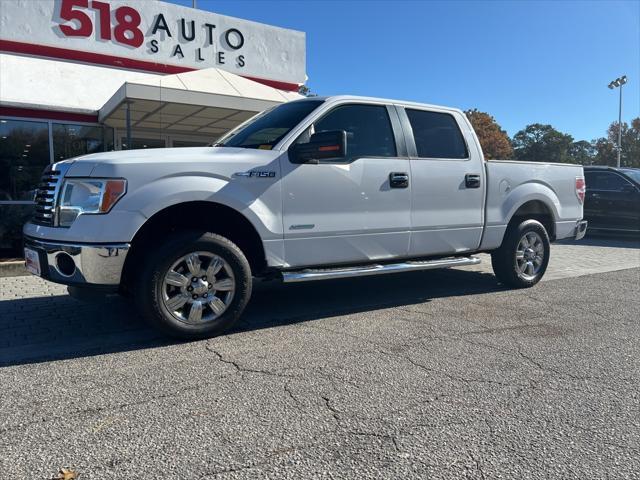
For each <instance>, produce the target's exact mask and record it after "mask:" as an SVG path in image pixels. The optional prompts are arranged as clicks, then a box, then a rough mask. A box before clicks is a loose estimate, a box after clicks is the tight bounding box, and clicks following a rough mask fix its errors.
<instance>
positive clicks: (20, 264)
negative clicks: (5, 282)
mask: <svg viewBox="0 0 640 480" xmlns="http://www.w3.org/2000/svg"><path fill="white" fill-rule="evenodd" d="M22 275H28V273H27V269H26V268H25V267H24V261H23V260H16V261H11V262H0V278H1V277H20V276H22Z"/></svg>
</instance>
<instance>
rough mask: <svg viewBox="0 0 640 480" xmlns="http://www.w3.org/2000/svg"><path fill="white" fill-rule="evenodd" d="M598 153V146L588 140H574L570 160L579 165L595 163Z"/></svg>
mask: <svg viewBox="0 0 640 480" xmlns="http://www.w3.org/2000/svg"><path fill="white" fill-rule="evenodd" d="M596 153H597V150H596V147H595V146H594V145H593V144H591V143H590V142H587V141H586V140H580V141H578V142H573V143H572V144H571V145H570V146H569V162H570V163H577V164H579V165H593V162H594V160H595V158H596Z"/></svg>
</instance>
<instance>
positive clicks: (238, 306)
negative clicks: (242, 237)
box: [134, 231, 252, 339]
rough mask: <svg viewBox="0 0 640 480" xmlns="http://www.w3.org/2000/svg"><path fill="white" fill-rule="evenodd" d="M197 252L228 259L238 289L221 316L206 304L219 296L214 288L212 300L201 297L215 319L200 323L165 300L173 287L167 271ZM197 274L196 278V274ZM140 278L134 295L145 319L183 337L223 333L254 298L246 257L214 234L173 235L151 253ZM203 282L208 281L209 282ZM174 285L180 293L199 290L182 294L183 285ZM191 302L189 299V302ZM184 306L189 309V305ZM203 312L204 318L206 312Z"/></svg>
mask: <svg viewBox="0 0 640 480" xmlns="http://www.w3.org/2000/svg"><path fill="white" fill-rule="evenodd" d="M193 252H198V253H200V254H211V255H213V257H212V258H216V257H219V258H221V259H222V260H224V262H226V263H225V266H224V272H226V271H227V270H230V271H231V272H232V275H228V277H229V278H231V279H232V281H233V282H234V286H235V289H234V291H233V292H232V294H231V298H230V300H229V302H228V304H227V305H226V310H224V311H223V313H221V314H220V315H219V316H215V312H214V311H213V308H212V307H210V306H208V303H206V302H207V301H210V300H212V299H213V298H214V297H215V296H216V292H215V291H212V292H213V293H211V294H210V295H211V296H210V297H208V300H207V299H204V298H199V299H198V301H199V302H202V304H203V305H204V306H203V307H202V311H203V312H204V311H205V310H210V311H209V312H208V315H209V316H212V317H213V318H212V319H211V320H210V321H201V322H200V323H185V319H182V320H181V319H179V318H178V317H177V316H176V315H175V314H174V313H172V311H171V310H170V309H169V308H168V307H167V305H166V304H165V302H166V300H163V298H164V296H165V292H166V289H167V288H169V289H171V288H172V287H167V285H165V284H164V280H165V274H166V273H167V272H168V271H169V270H170V269H171V267H172V266H173V265H174V264H175V263H176V262H177V261H179V259H181V258H182V257H184V256H185V255H188V254H190V253H193ZM203 268H205V267H203ZM220 271H223V270H220ZM183 273H184V274H185V275H184V276H186V277H188V278H190V281H199V280H194V279H193V278H191V277H190V275H191V274H190V272H189V271H188V270H186V269H185V270H184V271H183ZM219 275H220V274H219ZM193 276H194V277H195V275H193ZM202 278H205V277H202ZM137 280H138V281H137V282H136V284H135V290H134V298H135V301H136V304H137V307H138V309H139V310H140V312H141V313H142V315H143V316H144V318H145V319H146V320H147V322H148V323H149V324H151V326H152V327H154V328H157V329H159V330H160V331H162V332H164V333H165V334H167V335H169V336H172V337H176V338H181V339H198V338H208V337H213V336H216V335H220V334H221V333H223V332H225V331H226V330H228V329H229V328H231V327H232V326H233V325H234V324H235V323H236V321H237V320H238V319H239V318H240V315H241V314H242V312H243V311H244V308H245V307H246V305H247V303H248V302H249V299H250V297H251V287H252V277H251V268H250V267H249V262H248V261H247V259H246V257H245V256H244V254H243V253H242V251H241V250H240V249H239V248H238V247H237V246H236V245H235V244H234V243H233V242H231V241H230V240H228V239H227V238H225V237H222V236H220V235H215V234H212V233H203V232H197V231H189V232H182V233H175V234H172V235H171V236H169V237H168V239H167V240H166V241H164V242H163V243H162V245H161V246H159V247H157V248H154V249H153V250H151V251H150V252H149V253H148V255H147V257H146V258H145V259H144V260H143V262H142V269H141V272H140V275H139V277H138V279H137ZM214 280H215V277H214ZM203 283H204V284H205V285H206V284H207V282H203ZM187 285H188V286H189V287H191V288H192V289H193V287H192V285H196V284H195V283H193V284H187ZM174 288H175V289H178V292H177V294H178V295H185V296H188V295H190V294H191V293H195V292H191V293H189V294H187V293H184V292H183V293H180V292H181V291H182V287H174ZM185 288H188V287H185ZM202 288H205V287H202ZM209 288H211V287H209ZM223 293H224V292H223ZM227 293H228V292H227ZM207 295H209V291H205V292H203V293H202V296H204V297H206V296H207ZM191 302H192V301H191V300H189V305H190V304H191ZM191 306H192V305H191ZM192 307H193V306H192ZM182 308H185V309H186V308H188V304H185V306H184V307H182ZM201 315H203V317H204V314H203V313H201Z"/></svg>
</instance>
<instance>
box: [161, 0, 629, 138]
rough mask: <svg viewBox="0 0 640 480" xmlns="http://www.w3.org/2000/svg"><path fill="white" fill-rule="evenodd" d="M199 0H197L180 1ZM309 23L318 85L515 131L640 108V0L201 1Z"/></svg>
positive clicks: (569, 127)
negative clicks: (461, 113) (450, 111)
mask: <svg viewBox="0 0 640 480" xmlns="http://www.w3.org/2000/svg"><path fill="white" fill-rule="evenodd" d="M169 1H170V2H171V3H177V4H181V5H186V6H191V2H192V0H169ZM197 7H198V8H199V9H202V10H209V11H212V12H216V13H219V14H223V15H230V16H234V17H239V18H244V19H247V20H253V21H257V22H262V23H267V24H270V25H276V26H279V27H284V28H292V29H295V30H301V31H303V32H306V39H307V76H308V78H309V80H308V82H307V85H308V86H309V87H310V88H311V90H312V91H313V92H314V93H317V94H318V95H336V94H351V95H367V96H374V97H386V98H394V99H402V100H411V101H417V102H424V103H432V104H436V105H446V106H451V107H457V108H462V109H468V108H477V109H479V110H481V111H485V112H488V113H490V114H491V115H493V116H494V117H495V118H496V120H497V121H498V123H499V124H500V125H501V126H502V128H504V129H505V130H506V131H507V132H508V133H509V135H511V136H513V135H514V134H515V133H516V132H517V131H518V130H520V129H522V128H524V127H525V126H526V125H527V124H531V123H544V124H551V125H553V126H554V127H555V128H557V129H558V130H560V131H562V132H564V133H569V134H570V135H572V136H573V137H574V138H575V139H576V140H592V139H595V138H598V137H602V136H605V134H606V130H607V127H608V126H609V124H610V123H611V122H612V121H617V119H618V91H617V89H616V90H613V91H612V90H609V89H608V88H607V85H608V84H609V82H610V81H611V80H614V79H615V78H617V77H619V76H621V75H627V77H628V79H629V81H628V83H627V84H626V85H625V86H624V91H623V121H627V122H628V121H630V119H631V118H635V117H638V116H640V0H635V1H634V0H627V1H616V0H609V1H588V0H587V1H577V0H575V1H509V2H502V1H481V0H479V1H449V2H443V1H427V0H424V1H420V0H414V1H403V0H396V1H382V0H379V1H365V0H359V1H341V0H324V1H316V0H306V1H305V0H298V1H277V0H274V1H269V0H262V1H260V0H233V1H220V0H197Z"/></svg>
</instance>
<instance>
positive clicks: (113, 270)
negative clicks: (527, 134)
mask: <svg viewBox="0 0 640 480" xmlns="http://www.w3.org/2000/svg"><path fill="white" fill-rule="evenodd" d="M584 194H585V182H584V175H583V170H582V167H581V166H578V165H564V164H550V163H523V162H515V161H486V160H485V159H484V157H483V154H482V150H481V148H480V144H479V142H478V139H477V137H476V135H475V133H474V131H473V129H472V127H471V125H470V124H469V122H468V121H467V119H466V117H465V115H464V114H463V113H462V112H461V111H460V110H457V109H453V108H445V107H436V106H431V105H423V104H417V103H408V102H401V101H393V100H383V99H376V98H361V97H351V96H338V97H328V98H320V97H315V98H308V99H303V100H297V101H293V102H289V103H285V104H282V105H279V106H277V107H275V108H273V109H271V110H268V111H266V112H263V113H261V114H259V115H257V116H255V117H254V118H252V119H250V120H248V121H247V122H245V123H244V124H242V125H240V126H239V127H238V128H236V129H235V130H233V131H232V132H230V133H228V134H227V135H226V136H224V137H223V138H221V139H220V140H219V141H218V143H216V144H214V145H213V146H211V147H205V148H180V149H163V150H133V151H122V152H105V153H100V154H93V155H87V156H83V157H78V158H74V159H70V160H66V161H62V162H59V163H56V164H53V165H51V166H50V167H48V168H47V169H46V170H45V172H44V175H43V178H42V183H41V185H40V186H39V190H38V192H37V195H36V203H37V209H36V214H35V217H34V218H33V220H32V221H31V222H29V223H27V224H26V225H25V227H24V234H25V259H26V265H27V268H28V269H29V270H30V271H31V272H33V273H35V274H36V275H41V276H42V277H43V278H46V279H48V280H51V281H53V282H58V283H63V284H67V285H69V286H70V288H69V291H70V293H71V294H77V295H81V294H83V292H86V291H87V289H88V288H93V289H99V290H102V291H105V292H114V291H115V292H120V293H123V294H125V295H126V296H129V297H131V298H132V299H133V300H134V301H135V303H136V304H137V306H138V307H139V308H140V310H141V312H142V314H143V315H144V317H145V318H146V319H148V320H149V321H150V322H151V323H152V324H153V325H155V326H156V327H158V328H160V329H162V330H164V331H165V332H167V333H169V334H171V335H174V336H179V337H183V338H199V337H206V336H212V335H216V334H219V333H221V332H223V331H225V330H226V329H228V328H229V327H230V326H231V325H233V324H234V322H235V321H236V320H237V319H238V318H239V317H240V315H241V314H242V311H243V310H244V308H245V306H246V305H247V302H248V301H249V298H250V296H251V288H252V282H253V278H254V277H263V278H279V279H281V280H282V281H284V282H303V281H308V280H323V279H336V278H345V277H356V276H363V275H378V274H386V273H396V272H404V271H411V270H426V269H431V268H441V267H454V266H461V265H472V264H476V263H479V262H480V260H479V259H478V258H476V257H473V256H472V254H474V253H478V252H490V253H491V255H492V264H493V269H494V272H495V274H496V276H497V278H498V280H499V281H500V282H502V283H504V284H507V285H510V286H513V287H530V286H532V285H534V284H536V283H537V282H538V281H539V280H540V278H541V277H542V276H543V275H544V272H545V270H546V268H547V264H548V262H549V253H550V247H549V244H550V242H552V241H554V240H557V239H562V238H567V237H574V238H578V239H579V238H582V236H584V233H585V231H586V227H587V225H586V222H585V221H583V220H582V204H583V200H584Z"/></svg>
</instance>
